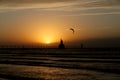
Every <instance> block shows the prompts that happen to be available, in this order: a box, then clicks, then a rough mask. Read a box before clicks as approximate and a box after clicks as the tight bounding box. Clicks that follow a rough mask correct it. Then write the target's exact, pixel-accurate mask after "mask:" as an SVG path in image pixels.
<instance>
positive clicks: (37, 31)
mask: <svg viewBox="0 0 120 80" xmlns="http://www.w3.org/2000/svg"><path fill="white" fill-rule="evenodd" d="M119 5H120V2H119V1H118V0H114V1H113V0H110V1H105V0H91V1H90V0H76V1H75V0H61V1H58V0H51V1H49V0H39V1H38V0H30V1H28V0H27V1H25V0H23V2H21V1H19V0H12V1H9V0H2V1H0V44H9V43H11V44H13V43H20V44H34V43H37V44H39V43H41V44H48V43H58V42H59V40H60V39H61V38H62V39H63V40H64V41H65V42H66V43H69V42H71V43H73V44H74V43H76V42H79V43H81V41H83V40H90V39H106V38H120V23H119V21H120V6H119ZM70 28H74V29H75V34H73V33H72V31H70V30H69V29H70Z"/></svg>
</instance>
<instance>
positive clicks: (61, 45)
mask: <svg viewBox="0 0 120 80" xmlns="http://www.w3.org/2000/svg"><path fill="white" fill-rule="evenodd" d="M58 48H59V49H65V45H64V43H63V40H62V39H61V40H60V44H59V46H58Z"/></svg>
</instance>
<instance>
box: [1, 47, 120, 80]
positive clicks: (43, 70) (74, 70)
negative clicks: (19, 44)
mask: <svg viewBox="0 0 120 80" xmlns="http://www.w3.org/2000/svg"><path fill="white" fill-rule="evenodd" d="M0 80H120V50H119V49H87V48H86V49H0Z"/></svg>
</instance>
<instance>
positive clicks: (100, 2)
mask: <svg viewBox="0 0 120 80" xmlns="http://www.w3.org/2000/svg"><path fill="white" fill-rule="evenodd" d="M58 3H61V6H62V5H65V4H64V3H66V6H65V7H69V8H90V7H108V6H120V0H0V6H2V7H23V6H24V7H30V5H34V6H35V5H39V6H37V7H39V8H40V7H41V6H40V5H42V4H44V5H45V4H47V5H49V6H52V5H53V4H54V5H55V6H54V7H58V6H59V5H57V4H58ZM73 3H74V5H68V4H73ZM47 5H45V6H44V7H47ZM34 6H33V7H34ZM61 8H63V7H61Z"/></svg>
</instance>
